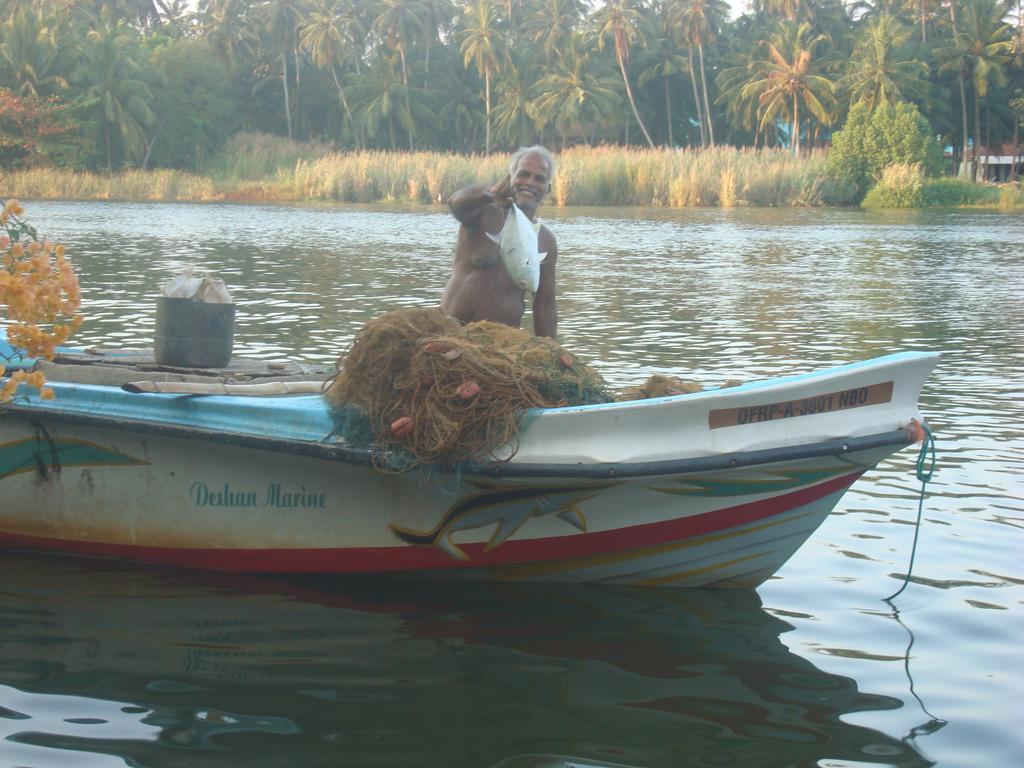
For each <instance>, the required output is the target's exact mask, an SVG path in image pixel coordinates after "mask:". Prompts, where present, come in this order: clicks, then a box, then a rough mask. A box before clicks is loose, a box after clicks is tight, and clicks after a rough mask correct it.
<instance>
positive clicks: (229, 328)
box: [153, 296, 235, 368]
mask: <svg viewBox="0 0 1024 768" xmlns="http://www.w3.org/2000/svg"><path fill="white" fill-rule="evenodd" d="M234 334H235V305H234V304H206V303H204V302H201V301H192V300H191V299H177V298H170V297H167V296H160V297H158V298H157V300H156V336H155V338H154V339H153V342H154V343H153V356H154V357H155V358H156V361H157V362H158V363H159V364H160V365H173V366H175V367H178V368H223V367H224V366H226V365H227V364H228V363H230V362H231V348H232V346H233V344H234Z"/></svg>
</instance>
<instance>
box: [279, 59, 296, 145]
mask: <svg viewBox="0 0 1024 768" xmlns="http://www.w3.org/2000/svg"><path fill="white" fill-rule="evenodd" d="M281 83H282V84H283V85H284V117H285V120H286V121H287V122H288V138H289V139H294V138H295V135H294V133H293V132H292V108H291V103H290V101H289V98H288V53H287V52H286V51H285V50H284V49H282V50H281Z"/></svg>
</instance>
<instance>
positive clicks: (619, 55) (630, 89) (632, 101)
mask: <svg viewBox="0 0 1024 768" xmlns="http://www.w3.org/2000/svg"><path fill="white" fill-rule="evenodd" d="M615 58H616V60H618V62H619V72H621V73H622V82H623V84H624V85H625V86H626V96H627V97H629V106H630V107H631V108H632V110H633V116H634V117H635V118H636V122H637V124H638V125H639V126H640V130H641V131H643V134H644V138H645V139H647V145H648V146H649V147H650V148H651V149H654V142H653V141H652V140H651V134H649V133H648V132H647V126H646V125H644V121H643V120H642V119H641V117H640V111H639V110H638V109H637V108H636V99H634V98H633V87H632V86H631V85H630V84H629V76H628V75H627V74H626V60H625V59H624V58H623V56H622V51H621V50H620V49H619V46H615Z"/></svg>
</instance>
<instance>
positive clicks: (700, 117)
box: [687, 43, 708, 147]
mask: <svg viewBox="0 0 1024 768" xmlns="http://www.w3.org/2000/svg"><path fill="white" fill-rule="evenodd" d="M687 54H688V55H689V57H690V85H692V86H693V103H694V105H695V106H696V107H697V122H698V123H699V124H700V145H701V146H702V147H706V146H707V145H708V135H707V131H706V129H705V128H704V109H703V107H701V103H700V93H698V91H697V78H696V76H695V75H694V72H693V44H692V43H691V44H690V45H689V46H688V48H687Z"/></svg>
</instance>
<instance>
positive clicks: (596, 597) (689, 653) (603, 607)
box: [0, 554, 931, 768]
mask: <svg viewBox="0 0 1024 768" xmlns="http://www.w3.org/2000/svg"><path fill="white" fill-rule="evenodd" d="M0 578H2V580H3V584H4V588H3V589H2V590H0V755H4V756H5V757H4V759H3V762H4V763H5V764H19V765H21V764H24V765H33V766H47V765H62V766H63V765H69V766H75V765H89V766H106V765H111V766H113V765H119V766H123V765H124V764H125V763H126V762H127V763H128V764H129V765H133V766H144V767H150V766H152V767H156V766H176V767H177V766H183V765H196V766H210V767H211V768H215V767H217V766H295V767H299V766H302V767H305V766H340V765H352V766H392V765H393V766H501V767H502V768H540V767H541V766H544V767H545V768H548V767H551V768H554V766H566V765H585V766H672V767H673V768H676V767H677V766H684V765H699V766H734V765H735V766H741V765H742V766H744V767H745V768H749V766H772V767H773V768H777V767H778V766H795V765H800V766H805V765H806V766H811V765H819V764H827V765H847V764H850V763H856V764H857V765H897V766H926V765H930V764H931V763H929V762H928V761H927V760H926V759H925V758H923V757H922V756H921V755H920V754H919V753H918V752H916V751H915V750H914V749H913V748H912V747H911V746H910V745H909V744H908V743H906V742H905V741H900V740H899V739H895V738H892V737H890V736H887V735H885V734H883V733H880V732H878V731H876V730H873V729H870V728H865V727H860V726H857V725H851V724H848V723H844V722H843V721H842V717H843V716H844V715H846V714H848V713H853V712H861V711H867V710H886V709H896V708H899V707H901V706H902V702H900V701H899V700H897V699H894V698H891V697H887V696H879V695H874V694H870V693H864V692H861V691H859V690H858V689H857V685H856V682H855V681H853V680H851V679H848V678H845V677H841V676H837V675H833V674H829V673H825V672H822V671H821V670H819V669H817V668H815V667H814V666H813V665H812V664H811V663H809V662H808V661H806V660H805V659H803V658H801V657H799V656H797V655H795V654H793V653H791V652H790V651H788V650H787V649H786V647H785V646H784V645H783V644H782V642H780V639H779V635H780V634H781V633H783V632H785V631H787V630H788V629H789V628H790V627H789V625H788V624H786V623H785V622H784V621H782V620H780V619H778V618H777V617H774V616H772V615H770V614H769V613H767V612H766V611H764V610H763V609H762V608H761V605H760V601H759V598H758V596H757V594H756V593H754V592H712V591H706V590H636V589H628V588H599V587H556V588H552V587H550V586H546V587H540V588H536V587H530V588H527V587H518V588H512V589H510V588H507V587H498V586H487V585H479V584H458V585H450V584H449V585H429V584H423V583H414V582H410V581H399V580H381V579H374V580H352V579H341V578H329V579H324V578H317V579H301V580H295V579H289V580H286V581H282V580H269V579H267V580H264V579H251V578H244V577H231V576H220V575H211V574H191V573H183V572H171V571H162V570H157V569H142V568H134V567H131V566H127V565H119V564H107V563H103V562H89V561H82V560H64V559H60V558H51V557H32V556H22V555H19V556H12V555H8V554H5V555H4V558H3V559H2V561H0ZM85 753H88V754H85ZM76 757H77V758H81V760H75V759H73V758H76Z"/></svg>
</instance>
